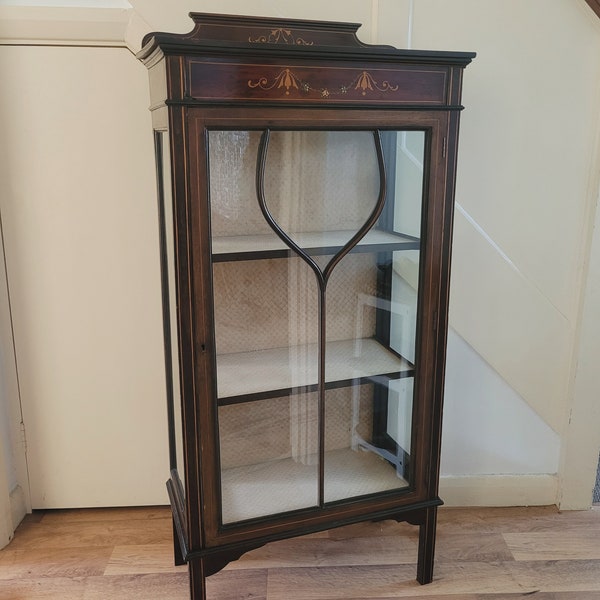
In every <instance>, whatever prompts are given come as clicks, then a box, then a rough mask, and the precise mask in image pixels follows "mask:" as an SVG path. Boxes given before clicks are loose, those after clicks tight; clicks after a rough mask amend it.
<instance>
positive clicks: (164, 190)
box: [156, 131, 185, 485]
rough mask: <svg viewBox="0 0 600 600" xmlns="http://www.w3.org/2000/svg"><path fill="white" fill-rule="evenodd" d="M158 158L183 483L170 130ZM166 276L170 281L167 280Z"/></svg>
mask: <svg viewBox="0 0 600 600" xmlns="http://www.w3.org/2000/svg"><path fill="white" fill-rule="evenodd" d="M157 135H158V138H157V146H156V149H157V153H158V155H157V159H158V162H159V166H160V169H161V174H162V177H161V178H160V179H159V182H160V189H159V202H160V203H161V214H162V222H161V224H160V226H161V237H162V243H163V275H162V276H163V286H164V285H165V284H166V287H167V294H166V298H165V297H163V303H164V306H163V309H164V310H165V311H168V314H165V317H166V320H167V323H168V326H167V327H166V328H165V333H166V336H165V337H166V339H165V354H166V359H167V360H166V364H167V367H168V365H169V363H170V365H171V368H170V369H169V370H168V372H167V373H166V378H167V386H168V388H169V389H170V397H169V403H170V404H171V406H170V408H169V412H170V414H171V415H172V417H171V418H172V423H170V424H169V427H170V430H171V431H170V432H169V443H170V445H171V446H172V448H171V455H172V460H171V462H172V463H173V460H174V464H172V465H171V468H172V469H175V470H177V472H178V474H179V477H180V478H181V483H182V484H183V485H185V483H184V477H183V472H184V452H183V430H182V417H181V390H180V383H179V348H178V344H177V340H178V339H179V338H178V331H177V296H176V287H175V254H174V252H175V245H174V221H173V196H172V191H171V160H170V151H169V135H168V132H166V131H161V132H157ZM165 279H166V281H165Z"/></svg>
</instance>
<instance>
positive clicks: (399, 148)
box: [209, 131, 425, 523]
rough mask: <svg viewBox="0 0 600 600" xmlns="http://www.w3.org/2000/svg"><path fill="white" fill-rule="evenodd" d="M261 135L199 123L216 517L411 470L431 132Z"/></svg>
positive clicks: (328, 497) (273, 508)
mask: <svg viewBox="0 0 600 600" xmlns="http://www.w3.org/2000/svg"><path fill="white" fill-rule="evenodd" d="M262 133H263V132H254V131H252V132H251V131H210V132H209V177H210V181H209V184H210V185H209V193H210V202H211V227H212V236H213V238H212V239H213V290H214V298H213V300H214V315H215V324H214V330H215V339H216V360H217V396H218V397H217V404H218V407H219V408H218V420H219V440H220V449H221V450H220V461H221V462H220V474H221V481H220V485H221V494H222V498H223V513H222V519H223V522H224V523H234V522H237V521H242V520H245V519H250V518H256V517H265V516H268V515H270V514H276V513H280V512H285V511H291V510H296V509H302V508H310V507H314V506H318V505H322V504H323V503H328V502H336V501H342V500H344V499H348V498H355V497H359V496H364V495H368V494H372V493H379V492H382V491H391V490H400V489H405V488H407V487H408V486H409V485H410V482H411V466H410V452H411V444H412V412H413V411H412V406H413V392H414V389H413V388H414V374H415V368H417V365H415V361H416V353H415V339H416V327H417V295H418V289H419V247H420V240H419V238H420V235H421V205H422V200H423V176H424V175H423V164H424V159H425V133H424V132H423V131H385V132H381V133H380V134H377V135H375V136H374V132H372V131H271V132H270V133H269V135H268V136H267V135H265V137H264V138H263V140H264V139H268V145H262V144H265V142H264V141H263V142H261V135H262ZM379 139H380V140H381V147H383V152H384V155H385V165H386V172H387V178H384V177H383V175H382V169H381V165H380V161H379V160H378V155H377V151H376V148H377V143H378V142H377V140H379ZM261 148H262V149H263V150H264V152H263V151H262V150H261ZM257 165H258V166H257ZM261 186H262V187H261ZM257 189H258V196H259V197H258V198H257V192H256V190H257ZM382 189H385V191H386V201H385V205H384V206H383V211H382V212H381V215H380V216H379V218H378V219H377V222H376V223H375V225H374V227H372V229H371V230H370V231H369V232H367V234H366V235H365V237H364V239H362V240H360V242H358V245H357V246H356V247H354V248H353V249H352V250H351V251H350V252H349V253H348V254H346V255H345V256H343V258H341V260H340V261H339V262H338V263H337V264H336V263H335V260H334V256H336V255H338V253H339V252H340V251H342V249H343V248H345V249H346V250H350V246H348V244H349V242H350V241H351V240H352V238H353V236H355V234H356V233H357V232H358V231H359V230H361V228H363V227H364V225H365V223H366V222H367V221H368V220H369V219H370V217H371V215H372V214H373V213H374V210H375V207H376V206H377V202H378V197H380V192H381V190H382ZM261 190H262V192H264V195H261ZM261 202H264V204H263V206H262V209H261V205H260V203H261ZM379 206H381V205H379ZM265 215H266V216H265ZM267 217H268V219H267ZM269 219H271V220H272V221H274V222H275V224H276V227H278V228H280V229H281V230H282V232H283V233H282V234H281V232H279V233H280V235H277V234H276V233H275V231H274V230H273V228H272V227H271V226H270V224H269V222H268V220H269ZM271 225H273V223H271ZM290 239H291V240H292V241H291V242H290ZM295 245H297V246H298V247H299V248H300V253H298V252H296V250H295V249H294V246H295ZM338 256H341V255H338ZM334 264H335V267H334V268H333V270H329V271H328V270H327V265H334ZM324 273H326V274H325V275H324Z"/></svg>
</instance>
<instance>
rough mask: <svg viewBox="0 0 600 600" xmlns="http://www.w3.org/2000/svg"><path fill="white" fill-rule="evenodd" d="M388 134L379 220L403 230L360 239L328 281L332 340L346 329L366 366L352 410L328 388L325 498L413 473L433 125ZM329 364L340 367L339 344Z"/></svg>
mask: <svg viewBox="0 0 600 600" xmlns="http://www.w3.org/2000/svg"><path fill="white" fill-rule="evenodd" d="M382 138H383V139H382V144H383V148H384V152H385V154H386V170H387V183H386V205H385V207H384V209H383V211H382V215H381V217H380V218H379V221H378V223H377V225H376V227H375V229H377V230H379V231H382V232H388V233H390V234H394V233H397V234H402V237H400V236H398V237H397V240H398V243H397V244H394V243H390V244H388V246H387V248H386V247H382V248H380V249H379V250H380V251H378V252H376V253H358V252H357V250H358V248H357V249H355V251H353V252H352V253H351V254H349V255H347V256H345V257H344V258H343V259H342V260H341V262H340V263H339V264H338V265H337V266H336V267H335V269H334V271H333V273H332V275H331V278H330V280H329V283H328V286H327V294H326V302H327V342H328V345H330V344H331V342H332V341H333V340H337V339H342V338H343V339H346V340H348V341H349V342H351V344H352V348H353V359H352V360H353V361H355V363H356V365H358V366H357V368H356V369H355V375H354V379H353V381H352V383H351V386H352V387H348V388H346V389H345V390H344V392H345V393H346V398H345V400H343V402H344V403H345V404H344V410H338V411H333V410H332V409H331V407H330V404H332V403H333V404H335V403H336V402H337V403H339V402H342V400H340V398H339V393H340V391H339V390H328V391H327V393H326V396H325V403H326V423H325V436H326V449H327V451H326V452H325V455H324V460H325V481H324V500H325V502H333V501H338V500H343V499H344V498H351V497H355V496H361V495H366V494H371V493H377V492H383V491H387V490H393V489H402V488H406V487H407V486H409V485H410V481H411V472H410V451H411V438H412V412H413V392H414V371H415V341H416V323H417V294H418V285H419V250H418V248H419V240H418V238H419V237H420V227H421V205H422V199H423V160H424V148H425V144H424V141H425V134H424V132H418V131H411V132H402V131H401V132H385V133H384V134H383V135H382ZM405 236H406V237H405ZM407 239H409V240H410V241H409V242H408V243H406V244H404V243H403V242H402V240H407ZM366 365H368V366H369V372H368V373H365V370H364V367H365V366H366ZM325 368H326V371H328V372H331V371H333V370H335V369H337V368H338V367H337V364H336V357H335V356H333V355H332V354H331V353H326V367H325ZM348 411H350V417H348V416H346V417H344V418H345V419H346V422H349V423H350V425H349V428H348V430H349V431H350V436H349V437H348V438H347V439H346V446H345V447H344V448H336V451H335V452H334V453H331V452H330V451H329V450H328V448H329V437H330V436H333V437H336V434H335V429H336V425H335V420H336V419H337V418H339V416H340V415H343V414H347V413H348ZM348 419H350V420H349V421H348Z"/></svg>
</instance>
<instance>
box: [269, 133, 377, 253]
mask: <svg viewBox="0 0 600 600" xmlns="http://www.w3.org/2000/svg"><path fill="white" fill-rule="evenodd" d="M269 137H270V139H269V146H268V151H267V155H266V166H265V179H264V195H265V201H266V206H267V208H268V210H269V212H270V213H271V215H272V216H273V219H274V220H275V222H276V223H277V225H279V227H280V228H281V229H282V230H283V231H284V232H285V234H286V235H288V236H289V237H290V238H291V239H292V240H293V241H294V242H295V243H296V244H297V245H298V246H300V247H301V248H302V249H305V250H306V251H307V252H308V253H309V254H314V248H322V247H327V246H330V245H332V243H331V242H330V240H335V244H334V245H335V246H336V247H337V246H339V247H342V246H344V245H345V244H347V243H348V242H349V241H350V238H351V237H352V236H353V235H354V234H355V233H356V232H357V231H358V229H359V228H360V227H361V226H362V225H363V224H364V223H365V221H366V220H367V219H368V218H369V215H370V214H371V212H372V211H373V208H374V206H375V203H376V201H377V198H378V195H379V184H380V180H379V167H378V163H377V155H376V152H375V143H374V139H373V133H372V132H370V131H272V132H271V133H270V136H269Z"/></svg>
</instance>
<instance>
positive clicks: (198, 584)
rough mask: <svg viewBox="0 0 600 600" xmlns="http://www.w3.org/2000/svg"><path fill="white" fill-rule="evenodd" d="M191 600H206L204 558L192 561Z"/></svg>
mask: <svg viewBox="0 0 600 600" xmlns="http://www.w3.org/2000/svg"><path fill="white" fill-rule="evenodd" d="M189 570H190V600H206V569H205V565H204V560H203V559H202V558H194V559H192V560H190V567H189Z"/></svg>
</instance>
